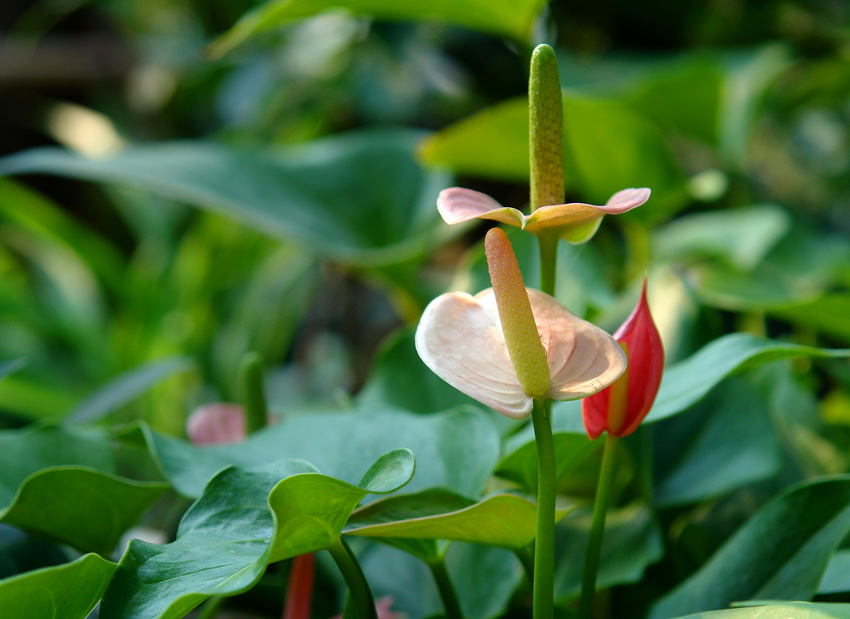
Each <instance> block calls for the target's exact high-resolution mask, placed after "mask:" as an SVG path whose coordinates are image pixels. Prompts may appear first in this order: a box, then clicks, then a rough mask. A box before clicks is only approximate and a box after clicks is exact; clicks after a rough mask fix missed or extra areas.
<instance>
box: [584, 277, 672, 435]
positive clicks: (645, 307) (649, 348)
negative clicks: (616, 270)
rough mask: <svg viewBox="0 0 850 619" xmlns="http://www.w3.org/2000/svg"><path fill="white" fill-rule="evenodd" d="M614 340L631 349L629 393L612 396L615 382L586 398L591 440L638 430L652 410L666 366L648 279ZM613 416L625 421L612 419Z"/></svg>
mask: <svg viewBox="0 0 850 619" xmlns="http://www.w3.org/2000/svg"><path fill="white" fill-rule="evenodd" d="M614 339H616V340H617V341H618V342H622V343H623V344H625V348H626V350H627V351H628V357H629V370H628V372H627V373H626V375H624V376H623V379H622V380H627V381H628V384H627V385H626V386H625V387H626V395H625V398H620V399H618V398H612V397H611V394H612V392H613V391H614V389H615V388H616V385H615V386H612V387H609V388H607V389H604V390H602V391H600V392H599V393H596V394H594V395H592V396H590V397H588V398H585V399H584V400H583V401H582V403H581V411H582V417H583V419H584V427H585V430H586V431H587V435H588V436H589V437H590V438H591V439H595V438H597V437H598V436H599V435H600V434H602V433H603V432H605V431H607V432H608V433H609V434H612V435H614V436H619V437H622V436H627V435H629V434H631V433H632V432H634V431H635V430H636V429H637V427H638V426H639V425H640V423H641V422H642V421H643V419H644V417H646V415H647V414H648V413H649V409H650V408H652V403H653V402H654V401H655V396H656V394H657V393H658V387H659V385H660V384H661V374H662V371H663V369H664V348H663V346H662V344H661V336H660V335H659V333H658V329H657V327H656V326H655V323H654V322H653V320H652V315H651V314H650V312H649V304H648V303H647V301H646V281H645V280H644V283H643V291H642V292H641V295H640V299H639V300H638V303H637V305H636V306H635V309H634V310H633V311H632V314H631V316H629V317H628V319H627V320H626V322H624V323H623V325H622V326H621V327H620V328H619V329H618V330H617V332H616V333H615V334H614ZM612 406H623V407H625V410H617V411H612V410H611V407H612ZM612 419H620V420H621V421H620V422H612ZM612 426H614V427H612Z"/></svg>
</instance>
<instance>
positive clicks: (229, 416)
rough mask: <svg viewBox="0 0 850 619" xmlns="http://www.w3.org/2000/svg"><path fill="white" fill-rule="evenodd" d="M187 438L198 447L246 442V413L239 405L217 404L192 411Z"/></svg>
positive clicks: (187, 424) (187, 427) (187, 426)
mask: <svg viewBox="0 0 850 619" xmlns="http://www.w3.org/2000/svg"><path fill="white" fill-rule="evenodd" d="M186 436H188V437H189V440H190V441H192V442H193V443H195V444H196V445H216V444H222V443H239V442H241V441H244V440H245V412H244V411H243V410H242V406H240V405H239V404H226V403H223V402H217V403H215V404H207V405H206V406H201V407H200V408H196V409H195V410H194V411H192V414H191V415H189V420H188V421H187V422H186Z"/></svg>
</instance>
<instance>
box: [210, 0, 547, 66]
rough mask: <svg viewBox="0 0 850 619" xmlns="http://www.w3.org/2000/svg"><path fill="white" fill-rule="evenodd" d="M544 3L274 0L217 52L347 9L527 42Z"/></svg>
mask: <svg viewBox="0 0 850 619" xmlns="http://www.w3.org/2000/svg"><path fill="white" fill-rule="evenodd" d="M544 4H545V2H542V1H541V0H514V1H510V0H498V1H496V2H484V1H482V0H459V1H457V2H452V1H451V0H436V1H435V0H409V1H408V2H402V3H398V2H393V1H392V0H319V1H317V0H271V1H270V2H266V3H265V4H263V5H260V6H259V7H257V8H256V9H254V10H253V11H251V12H250V13H248V14H246V15H244V16H243V17H242V18H241V19H240V20H239V21H238V22H237V23H236V25H235V26H233V28H231V29H230V31H228V32H227V33H226V34H225V35H224V36H222V37H221V38H220V39H219V40H218V41H216V43H215V44H214V45H213V48H212V53H213V54H215V55H221V54H225V53H227V52H228V51H230V50H231V49H233V48H234V47H236V46H237V45H239V44H241V43H243V42H244V41H246V40H247V39H249V38H251V37H253V36H256V35H257V34H259V33H261V32H263V31H266V30H269V29H272V28H277V27H280V26H282V25H284V24H287V23H290V22H293V21H296V20H299V19H304V18H306V17H311V16H313V15H317V14H319V13H321V12H323V11H327V10H329V9H343V10H346V11H350V12H352V13H354V14H357V15H367V16H370V17H375V18H377V19H402V20H427V21H440V22H448V23H452V24H457V25H459V26H465V27H467V28H472V29H474V30H482V31H484V32H490V33H492V34H496V35H501V36H508V37H512V38H515V39H521V40H523V39H527V38H528V37H529V35H530V34H531V27H532V25H533V23H534V20H535V19H536V18H537V14H538V13H539V12H540V10H541V9H542V8H543V6H544Z"/></svg>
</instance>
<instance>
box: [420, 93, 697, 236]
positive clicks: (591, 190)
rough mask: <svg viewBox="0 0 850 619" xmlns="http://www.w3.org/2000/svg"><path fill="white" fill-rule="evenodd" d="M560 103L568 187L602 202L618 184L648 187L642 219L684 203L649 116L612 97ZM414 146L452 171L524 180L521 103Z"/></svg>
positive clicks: (569, 97)
mask: <svg viewBox="0 0 850 619" xmlns="http://www.w3.org/2000/svg"><path fill="white" fill-rule="evenodd" d="M563 104H564V136H565V140H564V148H565V151H566V170H565V173H566V180H567V186H568V187H569V188H570V189H572V190H573V191H578V193H579V195H580V196H581V198H582V199H583V200H587V201H590V202H591V203H595V204H604V203H605V202H606V201H607V200H608V198H610V197H611V196H612V195H613V194H614V193H615V192H617V191H619V190H620V189H625V188H627V187H650V188H651V189H652V192H653V193H652V198H651V199H650V202H649V203H648V204H646V205H644V206H642V207H641V208H639V209H637V210H636V211H635V216H637V217H638V218H640V219H641V220H644V221H649V220H652V221H658V220H659V219H663V218H664V217H665V216H667V215H669V214H670V213H671V212H673V211H675V210H676V209H678V208H679V207H681V206H683V205H684V200H685V193H684V184H683V183H684V179H683V176H682V173H681V171H680V170H679V169H678V167H677V166H676V164H675V162H674V161H673V157H672V155H671V153H670V151H669V148H668V147H667V144H666V143H665V141H664V139H663V137H662V136H661V134H660V133H659V131H658V130H657V128H656V127H655V125H654V124H653V123H652V122H650V121H648V120H647V119H646V118H645V117H643V116H641V115H640V114H638V113H637V112H634V111H633V110H631V109H629V108H628V107H627V106H625V105H622V104H620V103H615V102H613V101H607V100H603V99H592V98H587V97H582V96H579V95H576V94H573V93H564V98H563ZM421 152H422V156H423V158H424V159H425V160H426V161H429V162H432V163H438V164H443V165H448V166H449V167H450V168H452V169H453V170H455V171H456V172H458V173H462V174H472V175H481V176H486V177H492V178H496V179H499V180H505V179H512V180H517V181H526V180H527V179H528V174H529V158H528V101H527V100H526V99H524V98H523V99H511V100H510V101H507V102H504V103H500V104H498V105H496V106H494V107H492V108H488V109H486V110H484V111H483V112H479V113H478V114H476V115H474V116H472V117H470V118H466V119H464V120H462V121H460V122H458V123H456V124H454V125H452V126H450V127H448V128H446V129H443V130H442V131H440V132H438V133H437V134H435V135H433V136H431V137H430V138H428V139H427V140H426V141H425V142H424V144H423V147H422V151H421ZM602 161H604V162H605V165H600V162H602ZM506 206H513V207H521V206H522V205H518V204H508V205H506Z"/></svg>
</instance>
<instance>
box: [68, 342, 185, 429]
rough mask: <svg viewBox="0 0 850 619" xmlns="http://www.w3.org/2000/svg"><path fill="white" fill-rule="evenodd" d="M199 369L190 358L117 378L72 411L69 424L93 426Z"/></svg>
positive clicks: (159, 363)
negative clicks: (158, 386)
mask: <svg viewBox="0 0 850 619" xmlns="http://www.w3.org/2000/svg"><path fill="white" fill-rule="evenodd" d="M194 367H195V364H194V362H193V361H192V360H191V359H188V358H186V357H174V358H172V359H165V360H161V361H152V362H151V363H147V364H145V365H143V366H140V367H137V368H134V369H132V370H129V371H128V372H125V373H124V374H121V375H120V376H117V377H115V378H114V379H112V380H111V381H109V382H108V383H107V384H105V385H103V386H102V387H100V388H99V389H98V390H97V391H95V392H94V393H92V394H91V395H89V396H88V397H87V398H86V399H85V400H83V401H82V402H80V403H79V404H77V405H76V406H75V407H74V408H73V409H72V410H70V411H69V412H68V413H67V415H66V418H67V420H68V421H69V422H76V423H83V422H91V421H96V420H98V419H101V418H102V417H105V416H106V415H108V414H109V413H112V412H114V411H116V410H118V409H119V408H121V407H122V406H125V405H127V404H129V403H130V402H132V401H133V400H135V399H136V398H138V397H139V396H141V395H143V394H144V393H146V392H147V391H148V390H150V389H151V388H152V387H153V386H154V385H156V384H157V383H159V382H160V381H162V380H165V379H166V378H168V377H169V376H172V375H173V374H176V373H178V372H185V371H187V370H190V369H192V368H194Z"/></svg>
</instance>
